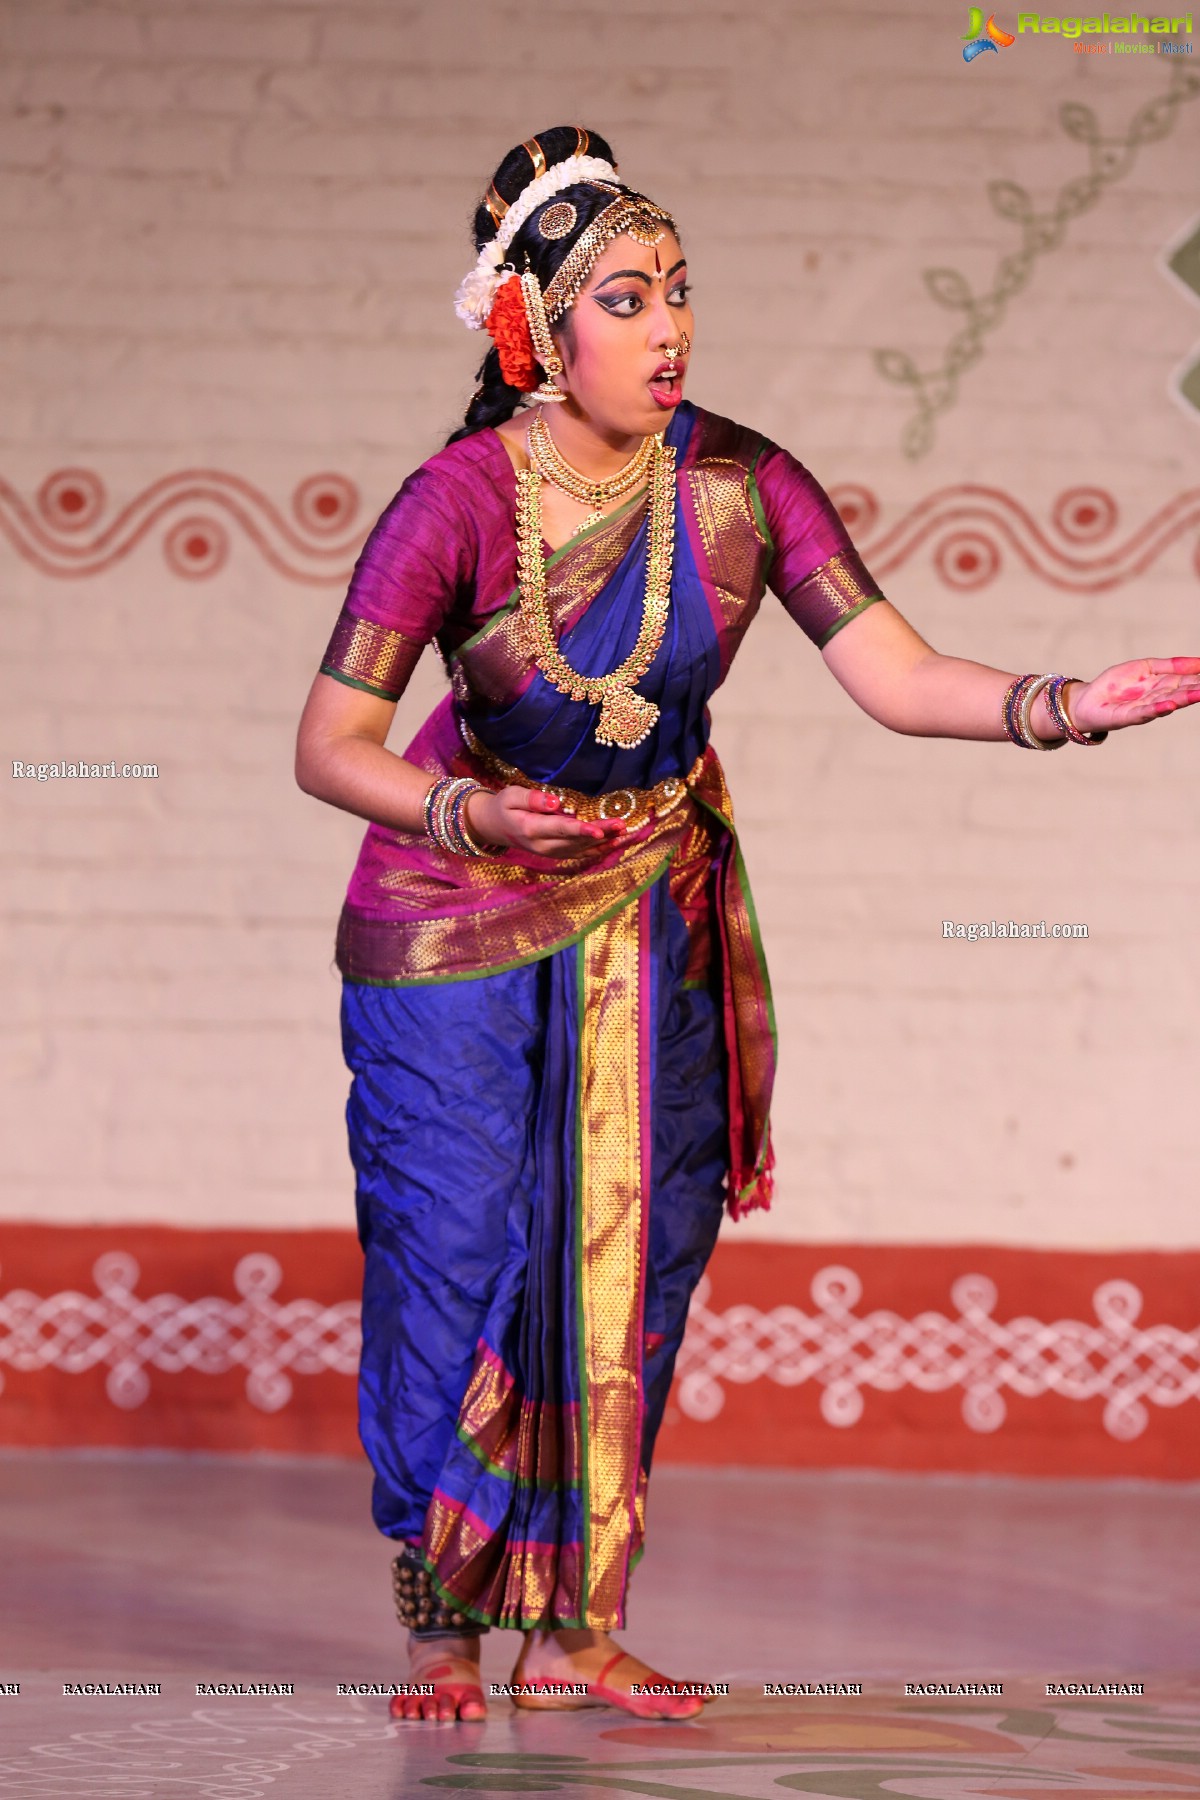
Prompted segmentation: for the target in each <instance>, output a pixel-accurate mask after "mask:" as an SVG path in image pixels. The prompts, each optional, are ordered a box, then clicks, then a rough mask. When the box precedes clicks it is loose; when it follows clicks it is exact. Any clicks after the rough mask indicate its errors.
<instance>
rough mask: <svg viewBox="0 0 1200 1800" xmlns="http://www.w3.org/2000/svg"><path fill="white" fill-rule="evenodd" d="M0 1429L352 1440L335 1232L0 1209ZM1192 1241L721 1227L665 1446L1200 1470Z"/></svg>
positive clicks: (776, 1458)
mask: <svg viewBox="0 0 1200 1800" xmlns="http://www.w3.org/2000/svg"><path fill="white" fill-rule="evenodd" d="M0 1261H2V1264H3V1281H2V1282H0V1442H4V1443H15V1444H27V1445H29V1444H57V1445H65V1444H91V1445H98V1444H107V1445H128V1446H142V1447H150V1446H171V1447H175V1448H190V1449H210V1450H211V1449H230V1450H233V1449H238V1450H242V1449H248V1448H260V1449H275V1450H292V1451H297V1450H298V1451H317V1450H323V1451H335V1452H341V1453H343V1454H345V1453H350V1452H353V1450H354V1447H355V1403H354V1376H355V1373H356V1370H357V1363H358V1352H359V1309H358V1299H357V1294H358V1289H359V1286H360V1282H361V1254H360V1252H359V1248H358V1243H357V1240H356V1238H355V1237H354V1235H353V1233H351V1232H349V1231H328V1230H326V1231H308V1232H305V1231H297V1232H281V1231H253V1230H242V1231H234V1230H217V1231H178V1230H172V1229H171V1228H169V1227H164V1226H138V1225H126V1226H108V1227H98V1226H96V1227H86V1226H59V1227H45V1226H34V1225H20V1224H12V1225H3V1226H0ZM1198 1273H1200V1252H1194V1251H1193V1252H1176V1253H1164V1252H1154V1251H1141V1250H1137V1251H1134V1250H1129V1251H1107V1252H1089V1251H1047V1250H1035V1249H1018V1248H1012V1247H1001V1246H996V1245H878V1244H875V1245H864V1244H857V1245H849V1244H840V1245H834V1244H778V1243H751V1244H745V1245H739V1244H726V1243H720V1244H718V1246H717V1249H716V1251H715V1253H714V1255H713V1258H712V1261H711V1263H710V1265H709V1268H708V1271H707V1272H706V1274H705V1275H704V1277H703V1279H702V1281H701V1283H700V1286H699V1287H698V1288H697V1291H696V1294H695V1296H694V1298H693V1302H692V1306H691V1310H690V1312H689V1316H688V1326H687V1332H686V1334H685V1337H684V1342H683V1346H682V1349H681V1351H680V1353H679V1358H678V1361H677V1363H676V1369H675V1380H674V1384H673V1386H672V1389H671V1395H670V1399H669V1401H668V1406H667V1412H666V1416H665V1419H664V1424H663V1430H662V1435H661V1437H660V1440H659V1450H658V1452H657V1454H659V1455H660V1457H661V1458H662V1459H664V1460H667V1461H676V1462H691V1463H709V1464H722V1463H752V1464H767V1465H771V1464H774V1465H781V1466H788V1465H792V1466H797V1467H830V1466H833V1467H837V1466H853V1465H857V1466H865V1467H876V1468H910V1469H946V1470H964V1469H969V1470H979V1471H984V1470H987V1471H992V1472H997V1473H1001V1472H1003V1473H1015V1474H1056V1475H1115V1474H1125V1475H1141V1476H1151V1477H1158V1478H1164V1477H1166V1478H1171V1477H1173V1478H1176V1479H1183V1478H1187V1479H1194V1478H1195V1477H1196V1476H1197V1475H1200V1434H1198V1433H1197V1430H1196V1420H1197V1409H1198V1407H1200V1321H1198V1320H1197V1317H1196V1303H1195V1294H1196V1288H1197V1279H1196V1278H1197V1274H1198Z"/></svg>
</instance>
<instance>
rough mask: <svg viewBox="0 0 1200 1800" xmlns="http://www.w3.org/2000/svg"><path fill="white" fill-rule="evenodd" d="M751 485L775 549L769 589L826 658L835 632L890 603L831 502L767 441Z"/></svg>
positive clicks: (800, 465) (784, 453) (799, 466)
mask: <svg viewBox="0 0 1200 1800" xmlns="http://www.w3.org/2000/svg"><path fill="white" fill-rule="evenodd" d="M751 480H752V482H753V483H754V484H755V485H756V486H757V489H758V493H759V499H760V502H761V506H762V513H763V518H764V519H765V522H766V527H767V533H768V536H769V537H770V540H771V545H772V552H773V554H772V557H771V561H770V564H769V566H768V569H767V586H768V587H769V588H770V589H771V592H772V593H773V594H777V595H778V596H779V598H780V600H782V602H783V604H784V607H785V608H786V610H787V611H788V612H789V613H790V614H791V616H792V618H793V619H795V621H796V623H797V625H799V627H800V629H801V631H803V632H805V633H806V635H807V636H808V637H810V638H811V639H812V641H813V643H814V644H815V645H816V646H817V648H818V650H823V649H824V648H825V645H826V644H827V643H828V642H829V640H830V638H831V637H832V636H833V635H834V633H835V632H837V631H840V630H841V628H842V626H843V625H846V624H848V623H849V622H850V620H851V619H853V618H856V617H857V616H858V614H859V613H860V612H863V611H864V610H865V609H866V608H867V607H868V606H870V605H872V604H873V603H874V602H875V601H876V600H882V599H883V597H884V596H883V595H882V594H881V593H880V591H879V588H878V585H877V584H876V582H875V581H874V580H873V579H872V577H871V575H870V573H869V572H868V570H867V568H866V566H865V564H864V563H863V560H862V558H861V557H860V556H859V554H858V551H857V550H856V549H855V548H854V545H853V544H852V543H851V541H850V534H849V532H848V531H847V530H846V527H845V525H844V524H843V523H842V520H841V517H840V515H839V513H838V510H837V508H836V507H835V506H834V504H833V501H832V500H831V499H830V498H829V495H828V494H827V493H826V492H825V489H824V488H823V487H822V486H821V484H820V482H819V481H818V480H817V478H816V476H815V475H812V474H810V472H809V471H808V470H807V469H806V468H805V467H804V465H803V463H800V462H797V460H796V458H795V457H794V456H792V455H791V454H790V452H789V451H787V450H783V449H781V448H780V447H779V445H778V444H773V443H772V442H771V441H770V439H767V440H766V441H765V442H764V445H763V447H762V449H761V450H760V452H759V454H758V457H757V458H756V460H755V464H754V469H753V472H752V475H751Z"/></svg>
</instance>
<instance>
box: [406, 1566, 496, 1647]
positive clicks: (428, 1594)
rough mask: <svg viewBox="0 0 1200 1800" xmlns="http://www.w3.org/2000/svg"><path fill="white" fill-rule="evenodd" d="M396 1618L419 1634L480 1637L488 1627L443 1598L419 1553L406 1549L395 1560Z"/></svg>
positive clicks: (426, 1635)
mask: <svg viewBox="0 0 1200 1800" xmlns="http://www.w3.org/2000/svg"><path fill="white" fill-rule="evenodd" d="M392 1595H393V1598H394V1599H395V1602H396V1617H397V1618H398V1619H399V1621H400V1623H401V1625H403V1626H405V1627H406V1628H407V1630H409V1631H411V1632H413V1633H414V1634H415V1635H416V1636H417V1637H478V1636H480V1635H481V1634H482V1633H483V1632H485V1631H486V1630H487V1629H488V1627H487V1626H486V1625H482V1624H480V1622H479V1620H478V1619H472V1618H470V1617H468V1615H467V1614H466V1613H464V1612H458V1611H456V1610H455V1608H454V1607H451V1606H448V1605H447V1604H446V1602H445V1601H444V1600H443V1599H441V1597H440V1596H439V1595H438V1593H437V1591H436V1589H435V1588H434V1585H433V1582H432V1581H431V1580H430V1577H429V1570H428V1569H427V1568H426V1567H425V1565H424V1563H423V1562H422V1561H421V1558H420V1556H418V1555H417V1553H416V1552H415V1551H413V1550H411V1549H406V1550H404V1551H403V1552H402V1553H401V1555H399V1556H397V1557H396V1558H395V1559H394V1560H393V1562H392Z"/></svg>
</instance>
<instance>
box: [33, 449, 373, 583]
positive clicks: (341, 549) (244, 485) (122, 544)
mask: <svg viewBox="0 0 1200 1800" xmlns="http://www.w3.org/2000/svg"><path fill="white" fill-rule="evenodd" d="M360 509H361V499H360V495H359V492H358V489H357V487H356V486H355V484H354V483H353V482H352V481H351V480H349V479H348V477H347V476H345V475H337V474H332V473H326V474H318V475H309V476H306V477H305V479H304V480H303V481H301V482H300V483H299V484H298V485H297V486H296V488H295V489H294V491H293V493H292V496H291V502H290V505H289V506H288V507H287V508H286V509H285V508H283V507H280V506H277V505H276V504H275V502H274V501H273V500H271V499H270V498H269V497H268V496H267V495H266V494H264V493H263V491H262V490H261V489H260V488H257V487H255V486H254V484H253V483H252V482H249V481H245V480H243V479H242V477H241V476H240V475H231V474H228V473H226V472H224V471H222V470H220V469H184V470H182V471H180V472H179V473H178V474H175V475H164V476H162V477H161V479H160V480H158V481H153V482H151V483H150V485H149V486H148V487H146V488H144V489H143V490H142V492H141V493H140V494H137V495H135V496H134V498H133V499H132V500H129V501H127V502H126V503H125V504H124V505H119V506H118V505H114V504H112V503H111V502H110V501H109V498H108V495H107V493H106V491H105V487H104V483H103V482H102V480H101V479H100V476H99V475H98V474H96V472H95V471H94V470H92V469H77V468H76V469H56V470H55V471H54V473H53V474H51V475H48V476H47V477H46V479H45V481H43V482H42V484H41V486H40V487H39V488H38V490H37V493H36V494H35V495H34V496H33V498H32V500H28V499H26V498H24V497H23V496H22V495H21V494H19V493H18V492H17V490H16V489H15V488H14V487H13V486H11V484H10V483H8V482H6V481H4V480H0V535H2V536H3V537H4V538H5V539H7V541H8V543H9V544H10V545H11V547H12V548H13V549H14V550H15V551H16V553H17V555H18V556H20V557H22V558H23V559H24V560H25V561H26V562H28V563H32V564H33V566H34V567H35V568H37V569H39V570H41V572H42V573H43V574H44V575H50V576H53V577H55V578H56V579H58V580H78V579H80V578H82V577H84V576H89V575H100V574H103V572H104V571H105V570H106V569H111V568H112V567H113V566H114V565H115V564H117V563H120V562H123V561H124V560H125V558H127V557H129V556H131V555H132V554H133V553H134V552H135V551H136V550H138V549H139V548H141V547H142V546H143V545H144V544H146V543H147V542H150V543H157V545H158V547H159V550H160V551H161V553H162V556H163V558H164V560H165V562H166V565H167V568H168V569H169V570H170V571H171V573H172V574H173V575H176V576H178V577H180V579H182V580H185V581H199V580H204V579H205V578H207V577H210V576H213V575H216V574H217V573H218V572H219V571H220V570H221V569H222V568H224V566H225V564H226V563H227V562H228V560H229V557H230V554H231V552H232V550H233V548H234V543H235V539H240V541H241V543H242V544H244V545H245V546H247V547H248V548H249V549H251V550H252V551H254V552H256V553H257V554H258V555H259V556H260V557H262V559H263V561H264V562H266V563H268V564H269V565H270V567H271V568H273V569H275V570H276V571H277V572H278V573H279V574H281V575H284V576H286V577H287V578H288V579H289V580H290V581H299V582H303V583H305V584H306V585H311V586H320V587H328V586H344V585H345V583H346V582H347V581H348V580H349V577H350V571H351V569H352V568H353V566H354V559H355V557H356V556H357V554H358V551H359V549H360V548H361V544H362V535H363V534H362V532H361V531H352V528H353V527H354V526H355V522H356V520H357V518H358V516H359V512H360ZM348 533H349V534H350V535H347V534H348Z"/></svg>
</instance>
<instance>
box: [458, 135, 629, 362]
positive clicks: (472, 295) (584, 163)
mask: <svg viewBox="0 0 1200 1800" xmlns="http://www.w3.org/2000/svg"><path fill="white" fill-rule="evenodd" d="M619 180H620V177H619V176H618V174H617V171H616V170H615V169H614V168H613V166H612V164H611V163H610V162H606V161H605V159H604V158H603V157H601V156H568V157H567V159H566V160H565V162H558V163H554V164H553V165H552V167H551V168H549V169H547V170H546V173H545V174H544V175H539V176H538V178H537V180H536V181H531V182H530V183H529V186H528V187H525V188H522V189H521V192H520V194H519V195H518V196H517V198H516V199H515V200H514V201H513V203H512V205H511V206H510V207H509V209H508V211H507V212H506V213H505V215H504V217H503V219H502V220H501V221H500V228H499V230H498V231H497V233H496V235H495V237H494V238H493V239H492V240H491V242H490V243H488V244H485V245H484V246H483V249H482V250H481V251H480V252H479V257H478V260H477V261H476V264H475V267H474V268H473V269H471V270H470V271H469V272H468V273H467V274H466V275H464V276H463V279H462V281H461V282H460V283H459V286H458V291H457V293H456V294H455V296H454V310H455V312H456V313H457V314H458V316H459V318H460V319H461V320H462V322H463V324H464V325H466V326H469V328H470V329H471V330H472V331H482V330H483V329H484V326H485V325H486V324H487V319H488V314H489V313H490V312H491V310H492V307H493V305H494V303H495V299H496V290H497V289H498V288H499V287H500V286H501V284H502V283H503V282H504V281H506V280H507V279H508V275H502V274H501V273H500V270H501V267H502V266H503V263H504V252H505V251H506V250H507V249H508V246H509V245H510V244H511V243H512V241H513V238H514V237H515V236H516V234H517V232H518V231H519V230H520V229H521V227H522V225H523V224H524V223H525V221H526V219H527V218H528V217H529V215H530V213H532V212H536V211H537V209H538V207H539V206H540V205H541V204H542V202H543V201H544V200H549V199H550V197H551V195H553V194H557V193H559V192H561V190H562V189H563V188H566V187H571V186H572V185H573V184H574V183H575V182H577V181H619ZM512 273H513V270H512V269H510V270H509V271H508V274H509V275H511V274H512Z"/></svg>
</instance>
